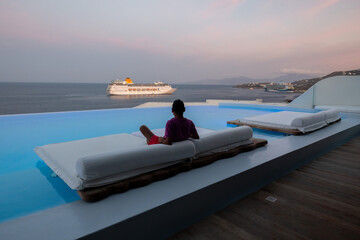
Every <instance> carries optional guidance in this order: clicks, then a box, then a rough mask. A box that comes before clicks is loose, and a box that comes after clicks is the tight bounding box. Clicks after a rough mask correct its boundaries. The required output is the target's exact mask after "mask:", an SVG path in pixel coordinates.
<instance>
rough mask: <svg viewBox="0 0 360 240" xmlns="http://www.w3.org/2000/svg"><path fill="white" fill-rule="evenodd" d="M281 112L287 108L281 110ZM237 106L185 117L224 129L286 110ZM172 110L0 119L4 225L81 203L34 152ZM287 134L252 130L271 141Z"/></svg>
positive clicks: (159, 118)
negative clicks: (231, 123)
mask: <svg viewBox="0 0 360 240" xmlns="http://www.w3.org/2000/svg"><path fill="white" fill-rule="evenodd" d="M282 110H285V108H284V109H282ZM282 110H279V109H270V108H252V107H234V106H228V107H227V106H220V107H218V106H189V107H187V108H186V112H185V117H187V118H189V119H191V120H193V122H194V123H195V125H196V126H198V127H202V128H209V129H213V130H219V129H224V128H227V127H229V126H227V124H226V121H228V120H233V119H236V118H241V117H248V116H255V115H261V114H266V113H270V112H277V111H282ZM171 117H172V113H171V109H170V108H167V107H165V108H164V107H162V108H143V109H113V110H93V111H76V112H60V113H39V114H20V115H4V116H0V164H1V165H0V166H1V168H0V206H1V208H0V222H4V221H7V220H10V219H14V218H18V217H20V216H24V215H27V214H30V213H34V212H37V211H41V210H44V209H48V208H52V207H55V206H59V205H62V204H66V203H70V202H73V201H77V200H79V199H80V198H79V196H78V195H77V193H76V191H74V190H72V189H70V188H69V187H68V186H67V185H66V184H65V183H64V182H63V181H62V180H61V179H60V178H59V177H57V176H56V175H55V176H54V175H53V174H52V170H51V169H50V168H48V167H47V165H45V163H44V162H43V161H42V160H41V159H40V158H39V157H38V156H37V155H36V154H35V152H34V151H33V149H34V148H35V147H37V146H41V145H46V144H50V143H58V142H65V141H73V140H78V139H85V138H91V137H98V136H104V135H110V134H117V133H131V132H135V131H138V128H139V126H140V125H142V124H146V125H148V126H149V127H150V128H152V129H156V128H163V127H164V126H165V124H166V121H167V120H168V119H170V118H171ZM284 136H285V135H283V134H279V133H275V132H267V131H257V130H256V131H254V137H256V138H265V139H267V140H268V141H269V142H271V141H273V140H276V139H279V138H282V137H284Z"/></svg>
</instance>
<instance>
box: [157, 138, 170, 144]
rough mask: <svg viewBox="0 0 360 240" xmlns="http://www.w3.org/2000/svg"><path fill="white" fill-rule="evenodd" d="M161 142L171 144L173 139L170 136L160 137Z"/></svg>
mask: <svg viewBox="0 0 360 240" xmlns="http://www.w3.org/2000/svg"><path fill="white" fill-rule="evenodd" d="M159 143H162V144H166V145H171V144H172V140H171V138H170V137H167V138H163V137H160V138H159Z"/></svg>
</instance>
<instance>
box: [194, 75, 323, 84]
mask: <svg viewBox="0 0 360 240" xmlns="http://www.w3.org/2000/svg"><path fill="white" fill-rule="evenodd" d="M314 77H319V76H317V75H310V74H300V73H289V74H284V75H281V76H278V77H275V78H249V77H245V76H240V77H233V78H224V79H206V80H200V81H195V82H193V83H195V84H216V85H238V84H242V83H253V82H293V81H296V80H300V79H308V78H314Z"/></svg>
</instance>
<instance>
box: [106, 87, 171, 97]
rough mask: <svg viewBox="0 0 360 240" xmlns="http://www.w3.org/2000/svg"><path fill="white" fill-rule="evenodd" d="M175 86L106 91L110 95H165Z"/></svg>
mask: <svg viewBox="0 0 360 240" xmlns="http://www.w3.org/2000/svg"><path fill="white" fill-rule="evenodd" d="M175 90H176V88H172V89H169V90H164V91H120V90H116V89H110V90H108V91H107V94H108V95H111V96H132V95H167V94H172V93H173V92H175Z"/></svg>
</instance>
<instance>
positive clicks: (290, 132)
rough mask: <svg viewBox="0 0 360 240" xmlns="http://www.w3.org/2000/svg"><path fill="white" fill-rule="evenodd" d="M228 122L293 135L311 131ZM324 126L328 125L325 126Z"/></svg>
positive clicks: (237, 121)
mask: <svg viewBox="0 0 360 240" xmlns="http://www.w3.org/2000/svg"><path fill="white" fill-rule="evenodd" d="M340 120H341V118H339V119H338V120H336V121H334V122H332V123H330V124H333V123H336V122H338V121H340ZM227 124H232V125H237V126H249V127H252V128H258V129H264V130H269V131H275V132H282V133H287V134H292V135H304V134H306V133H309V132H310V131H309V132H306V133H304V132H301V131H300V130H297V129H287V128H277V127H270V126H264V125H259V124H256V123H244V122H242V121H241V120H232V121H227ZM330 124H329V125H330ZM324 127H326V126H324ZM316 130H318V129H316ZM316 130H313V131H316ZM313 131H311V132H313Z"/></svg>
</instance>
